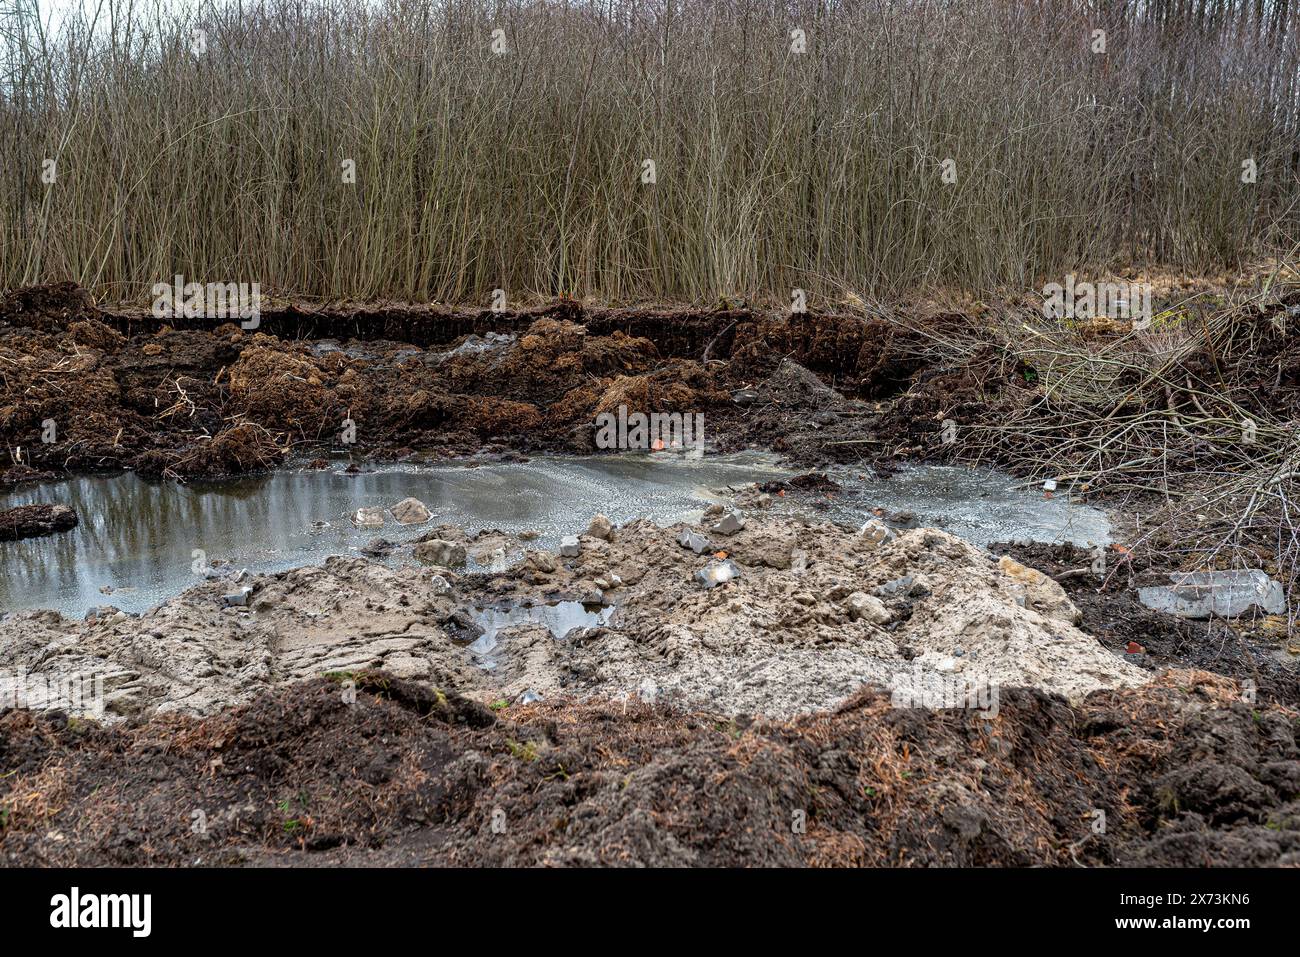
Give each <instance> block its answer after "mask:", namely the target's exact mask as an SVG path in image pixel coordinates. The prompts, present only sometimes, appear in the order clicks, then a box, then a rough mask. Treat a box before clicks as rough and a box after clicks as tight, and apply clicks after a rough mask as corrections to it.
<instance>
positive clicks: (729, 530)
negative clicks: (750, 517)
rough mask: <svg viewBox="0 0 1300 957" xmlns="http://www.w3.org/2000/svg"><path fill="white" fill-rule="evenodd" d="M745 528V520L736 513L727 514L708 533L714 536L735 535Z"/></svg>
mask: <svg viewBox="0 0 1300 957" xmlns="http://www.w3.org/2000/svg"><path fill="white" fill-rule="evenodd" d="M744 527H745V520H744V519H743V518H741V517H740V515H739V514H737V513H736V512H727V513H726V514H725V515H723V516H722V518H720V519H718V521H717V524H715V525H714V526H713V527H712V528H711V529H709V531H711V532H712V533H713V534H714V535H735V534H736V533H737V532H739V531H741V530H742V529H743V528H744Z"/></svg>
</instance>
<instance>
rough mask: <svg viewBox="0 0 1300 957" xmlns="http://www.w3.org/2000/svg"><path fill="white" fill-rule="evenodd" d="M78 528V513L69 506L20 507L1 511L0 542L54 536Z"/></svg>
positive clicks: (42, 505)
mask: <svg viewBox="0 0 1300 957" xmlns="http://www.w3.org/2000/svg"><path fill="white" fill-rule="evenodd" d="M76 527H77V513H76V512H75V511H73V510H72V509H71V508H69V507H68V506H67V505H44V504H41V505H18V506H16V507H14V508H5V509H0V542H12V541H15V540H17V539H20V538H35V537H36V536H38V535H53V534H55V533H57V532H66V531H67V530H68V529H70V528H76Z"/></svg>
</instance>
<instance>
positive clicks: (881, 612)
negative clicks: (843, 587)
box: [844, 591, 893, 625]
mask: <svg viewBox="0 0 1300 957" xmlns="http://www.w3.org/2000/svg"><path fill="white" fill-rule="evenodd" d="M844 604H845V605H846V606H847V608H848V610H849V618H850V619H852V620H853V621H866V622H868V623H869V624H872V625H883V624H884V623H885V622H887V621H889V619H890V618H891V617H893V616H892V615H890V613H889V609H888V608H886V607H885V603H884V602H883V601H881V600H880V599H879V598H876V597H875V596H874V595H868V594H867V593H866V592H861V591H855V592H854V593H853V594H851V595H849V597H848V598H847V599H845V601H844Z"/></svg>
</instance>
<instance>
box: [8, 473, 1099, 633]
mask: <svg viewBox="0 0 1300 957" xmlns="http://www.w3.org/2000/svg"><path fill="white" fill-rule="evenodd" d="M791 474H792V473H790V472H789V471H788V470H785V469H782V468H780V467H778V465H777V464H776V459H775V458H774V457H772V456H770V455H766V454H763V453H756V452H750V453H740V454H737V455H731V456H709V457H707V458H704V459H702V460H692V459H687V458H684V457H680V456H671V455H623V456H602V457H598V458H563V457H538V458H535V459H533V460H532V461H529V462H523V463H514V462H511V463H496V464H489V465H482V466H477V467H467V466H465V465H462V464H448V465H439V466H421V467H415V466H410V467H401V466H394V467H381V468H379V469H377V470H375V471H373V472H366V473H361V474H355V475H348V474H345V473H343V472H339V471H283V472H277V473H273V474H271V475H265V476H258V477H254V478H247V479H240V480H237V481H230V482H224V483H219V484H205V485H197V484H196V485H191V486H183V485H177V484H175V483H165V482H164V483H160V482H149V481H145V480H144V479H141V478H138V477H137V476H135V475H134V474H130V473H128V474H124V475H117V476H111V477H102V476H100V477H78V478H72V479H67V480H64V481H59V482H52V483H48V484H45V485H41V486H37V487H23V488H20V489H17V490H13V491H9V492H7V493H0V508H7V507H10V506H14V505H23V504H27V503H30V502H63V503H65V504H68V505H71V506H72V507H73V508H75V509H76V510H77V513H78V515H80V517H81V524H80V525H79V526H78V527H77V528H75V529H73V530H72V531H70V532H67V533H64V534H60V535H54V536H50V537H46V538H35V539H28V540H26V541H20V542H0V569H2V570H3V574H0V613H4V612H9V611H16V610H20V609H26V608H55V609H58V610H59V611H61V612H63V613H64V614H65V615H68V616H69V617H74V618H80V617H82V616H83V615H84V614H85V613H86V611H87V610H88V609H89V608H91V607H93V606H97V605H115V606H117V607H118V608H121V609H123V610H124V611H129V612H139V611H144V610H146V609H148V608H150V607H152V606H153V605H156V604H158V603H159V602H160V601H163V600H165V599H166V598H169V597H171V596H172V595H175V594H178V593H179V592H181V591H183V590H184V589H185V588H188V587H190V586H191V585H194V584H196V583H197V582H198V581H200V580H201V578H200V576H201V572H202V565H201V562H202V561H204V560H206V561H207V562H214V561H216V560H222V561H226V562H229V563H230V565H232V566H233V567H234V568H236V569H239V568H247V569H248V570H249V571H250V572H274V571H281V570H284V569H287V568H294V567H297V566H300V565H308V564H318V563H320V562H323V561H324V560H325V559H326V558H328V557H329V556H331V555H340V554H356V553H357V551H358V549H360V548H361V547H362V546H364V545H365V544H366V543H367V542H369V541H371V540H372V539H374V538H386V539H388V540H390V541H393V542H399V543H400V542H403V541H409V540H411V539H414V538H416V537H418V536H419V535H420V534H421V533H422V532H423V531H426V530H428V529H429V528H431V527H434V526H437V525H440V524H453V525H459V526H461V527H463V528H465V529H467V530H468V531H471V532H473V531H476V530H478V529H481V528H497V529H500V530H501V531H503V532H507V533H518V532H521V531H524V530H533V531H536V532H537V533H538V537H537V539H536V540H535V541H533V542H531V543H530V547H537V548H545V549H549V550H552V551H554V550H558V548H559V544H560V539H561V537H562V536H564V535H568V534H573V533H575V532H578V531H581V530H582V529H583V528H585V527H586V524H587V522H588V521H589V520H590V518H591V516H592V515H594V514H596V513H597V512H603V513H604V514H605V515H607V516H608V517H609V518H610V520H611V521H613V522H614V523H615V524H623V523H625V522H628V521H631V520H632V519H634V518H638V517H644V518H648V519H650V520H652V521H654V522H656V523H658V524H660V525H670V524H672V523H674V522H678V521H683V520H694V519H695V518H697V517H698V516H699V513H700V511H701V510H702V509H703V508H704V507H705V506H706V505H708V504H709V502H711V501H714V500H716V497H715V496H713V495H711V493H710V492H709V491H708V490H709V489H720V488H725V487H728V486H729V487H731V488H734V489H739V488H740V487H742V486H744V485H747V484H749V483H751V482H765V481H771V480H773V479H780V478H788V477H790V475H791ZM832 475H833V477H834V478H835V479H836V481H838V482H840V483H841V484H843V485H845V487H846V489H845V494H841V495H837V496H835V498H834V499H833V500H832V501H831V502H830V503H829V507H828V508H827V509H826V510H816V511H810V514H811V515H812V517H813V518H815V519H817V520H821V521H826V520H834V521H841V522H846V523H855V524H861V522H862V521H864V520H865V519H866V518H868V517H870V516H871V509H872V508H873V507H881V508H884V509H885V510H886V511H899V510H910V511H913V512H914V513H915V514H916V516H917V520H918V521H919V523H920V524H923V525H936V526H938V527H941V528H946V529H948V530H949V531H951V532H953V533H954V534H957V535H961V536H963V537H966V538H968V539H970V540H972V541H975V542H979V543H988V542H990V541H996V540H1004V539H1016V540H1026V539H1031V540H1035V541H1046V542H1055V541H1074V542H1080V543H1087V542H1106V541H1108V540H1109V535H1110V525H1109V521H1108V520H1107V517H1106V515H1105V513H1103V512H1101V511H1099V510H1097V509H1095V508H1091V507H1089V506H1081V505H1078V504H1074V505H1072V504H1070V503H1069V502H1068V500H1067V499H1066V497H1065V496H1064V495H1058V497H1056V498H1055V499H1052V500H1050V501H1046V500H1044V499H1043V498H1042V493H1041V491H1036V490H1026V489H1025V488H1024V487H1023V485H1022V484H1020V483H1018V482H1017V481H1016V480H1015V479H1012V478H1010V477H1009V476H1005V475H1001V474H999V473H996V472H990V471H987V470H972V469H967V468H961V467H950V466H944V467H939V466H917V467H913V468H909V469H907V470H905V471H903V472H901V473H899V474H898V475H897V476H895V477H894V478H892V479H878V478H874V477H871V476H870V474H869V473H868V474H867V477H865V478H859V477H858V473H857V472H856V471H850V470H848V469H837V470H834V471H833V472H832ZM850 492H852V493H854V494H848V493H850ZM407 496H414V497H416V498H418V499H420V500H421V501H423V502H424V503H425V504H426V505H427V506H428V507H429V509H430V510H431V511H432V513H433V516H434V517H433V520H432V521H431V522H430V523H428V524H426V525H410V526H401V525H397V524H396V523H395V522H393V521H392V520H391V517H390V518H389V520H388V522H387V524H385V525H384V526H383V527H382V528H370V529H359V528H355V527H354V526H353V525H352V524H351V521H350V516H351V514H352V513H353V512H354V511H355V510H356V509H358V508H360V507H362V506H368V505H372V506H381V507H385V508H386V507H389V506H391V505H394V504H395V503H397V502H398V501H400V500H401V499H403V498H406V497H407ZM800 499H801V497H799V496H792V497H791V501H792V502H793V501H795V500H800ZM780 507H781V508H790V507H792V505H791V504H787V503H782V504H781V505H780ZM317 526H319V527H317ZM406 554H409V553H401V552H399V553H398V554H397V556H395V557H393V558H390V559H387V561H390V562H396V561H403V560H407V559H406ZM471 570H476V569H475V567H474V566H471ZM101 589H103V590H101Z"/></svg>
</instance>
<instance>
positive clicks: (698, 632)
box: [0, 517, 1148, 718]
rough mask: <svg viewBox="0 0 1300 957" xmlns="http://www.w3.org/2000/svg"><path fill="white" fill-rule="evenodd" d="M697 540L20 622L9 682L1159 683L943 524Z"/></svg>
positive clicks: (635, 531) (502, 694)
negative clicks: (727, 569) (718, 577)
mask: <svg viewBox="0 0 1300 957" xmlns="http://www.w3.org/2000/svg"><path fill="white" fill-rule="evenodd" d="M707 524H708V523H706V525H707ZM685 527H687V526H674V527H672V528H667V529H664V528H659V527H657V526H655V525H653V524H651V523H649V522H646V521H639V522H634V523H632V524H631V525H629V526H627V527H624V528H619V529H615V530H613V532H612V533H610V535H609V537H608V538H603V537H595V536H590V535H587V536H583V537H582V540H581V551H580V554H579V555H578V556H577V557H570V558H560V557H558V556H556V555H554V554H552V553H543V552H534V551H529V552H527V557H526V559H525V560H524V562H523V563H521V564H519V565H516V566H514V567H512V568H510V569H509V570H508V571H506V572H504V573H501V574H497V575H479V574H476V575H459V576H458V575H456V574H455V573H453V572H451V571H448V570H445V569H431V568H425V567H419V566H416V565H409V566H405V567H401V568H396V569H394V568H389V567H385V566H383V565H380V564H377V563H373V562H369V561H366V560H364V559H359V558H337V559H330V560H329V561H327V562H326V563H325V564H324V565H323V566H313V567H307V568H300V569H295V570H292V571H288V572H283V573H280V574H275V575H266V576H254V577H252V578H250V579H248V580H247V582H245V584H248V585H251V586H252V587H253V592H252V594H251V596H250V598H249V602H248V607H246V608H240V607H223V603H222V599H221V596H222V595H223V594H225V593H228V592H230V591H231V590H232V586H231V584H230V583H228V582H209V583H205V584H203V585H200V586H198V587H196V588H192V589H190V590H188V591H186V592H185V593H184V594H182V595H180V596H178V597H176V598H173V599H171V600H169V601H167V602H165V603H163V604H162V605H160V606H158V607H157V608H155V609H153V610H152V611H150V612H147V613H145V614H144V615H142V616H138V617H134V616H127V615H121V614H118V615H113V616H109V617H108V618H106V619H100V620H98V621H94V622H72V621H68V620H66V619H64V618H62V617H60V616H59V615H58V614H56V613H54V612H25V613H21V614H17V615H10V616H7V617H6V618H5V619H3V620H0V672H7V674H8V678H9V681H10V682H11V684H12V681H13V680H14V675H15V672H16V671H25V672H26V675H25V677H23V678H22V680H23V681H24V682H25V686H26V687H27V688H28V689H29V691H28V696H29V697H30V698H31V699H32V701H31V704H32V705H33V706H37V705H39V704H41V702H40V701H39V700H37V699H39V698H40V697H41V695H40V693H39V691H40V688H41V686H42V684H48V685H49V686H50V687H51V688H52V689H57V688H58V687H60V686H59V685H58V680H59V679H61V678H62V679H66V678H67V677H69V676H72V675H82V676H85V675H100V676H103V678H104V689H105V701H106V707H107V711H108V713H109V714H108V716H109V717H110V718H111V717H113V716H120V715H126V714H133V713H138V712H147V711H153V710H160V711H164V710H182V711H187V712H194V713H208V712H211V711H214V710H218V709H220V708H223V707H226V706H229V705H231V704H234V703H238V702H242V701H246V700H248V699H249V698H251V697H253V696H255V695H256V694H258V693H259V692H261V691H262V690H264V689H266V688H268V687H270V686H274V685H280V684H286V683H290V682H294V681H297V680H299V679H302V678H306V677H311V676H315V675H319V674H321V673H326V672H350V671H358V670H362V669H365V668H372V667H381V668H385V669H387V670H389V671H391V672H393V673H394V674H397V675H399V676H402V677H408V678H414V679H417V680H422V681H427V682H429V683H430V684H433V685H437V686H441V687H455V688H457V689H459V690H461V691H463V692H464V693H467V694H470V695H472V696H475V697H479V698H481V699H483V700H496V699H498V698H507V699H513V698H515V697H516V696H518V695H521V694H523V693H525V692H527V691H532V692H535V693H538V694H541V695H543V696H545V697H553V696H559V695H577V696H583V697H585V696H605V697H620V696H623V695H629V694H640V695H642V696H649V695H654V696H655V697H656V698H657V699H658V700H659V701H661V702H665V703H675V704H682V705H689V706H693V707H702V708H706V709H711V710H714V711H717V712H719V713H723V714H738V713H747V714H768V715H775V716H787V715H792V714H796V713H799V712H805V711H812V710H818V709H824V708H828V707H832V706H834V705H835V704H836V703H837V702H838V701H840V700H842V699H843V698H845V697H846V696H848V695H849V694H850V693H852V691H853V690H854V689H855V688H857V687H858V686H859V685H861V684H862V683H864V682H870V683H875V684H880V685H884V686H887V687H891V688H894V689H895V690H896V692H899V691H903V690H907V689H911V690H912V691H913V692H916V691H918V690H920V688H918V685H919V686H920V687H923V688H927V689H929V690H930V691H933V690H934V689H935V688H940V689H947V690H949V691H951V690H952V689H955V688H956V689H959V688H961V687H970V686H973V687H977V688H987V687H989V686H993V687H998V686H1003V687H1008V686H1015V685H1031V686H1035V687H1039V688H1042V689H1045V690H1048V691H1052V692H1057V693H1059V694H1062V695H1064V696H1066V697H1067V698H1070V699H1078V698H1080V697H1082V696H1083V695H1086V694H1087V693H1089V692H1091V691H1093V690H1096V689H1098V688H1114V687H1119V686H1123V685H1132V684H1138V683H1141V682H1143V681H1145V680H1146V679H1147V677H1148V676H1147V674H1146V673H1145V672H1143V671H1141V670H1140V669H1138V668H1136V667H1133V666H1132V665H1130V664H1128V663H1127V662H1125V661H1124V660H1122V658H1121V657H1119V656H1117V655H1116V654H1114V653H1112V652H1110V651H1108V650H1107V649H1105V648H1103V647H1102V646H1101V645H1099V644H1098V643H1097V641H1096V640H1095V639H1094V638H1092V637H1091V636H1089V635H1087V634H1085V633H1084V632H1082V631H1080V630H1079V629H1078V628H1077V627H1076V623H1077V621H1078V620H1079V616H1078V612H1077V611H1076V609H1075V608H1074V606H1073V605H1072V604H1071V603H1070V601H1069V599H1068V598H1067V597H1066V596H1065V594H1064V592H1063V591H1062V590H1061V588H1060V586H1059V585H1058V584H1056V583H1055V582H1054V581H1052V580H1051V579H1049V578H1046V577H1045V576H1043V575H1041V574H1040V573H1038V572H1035V571H1033V570H1031V569H1026V568H1024V567H1023V566H1019V565H1017V564H1015V563H1014V562H1011V561H1010V560H1003V561H1002V562H999V561H998V560H997V559H996V558H995V557H993V556H990V555H989V554H988V553H987V552H985V551H983V550H982V549H979V548H977V547H975V546H973V545H970V544H968V543H966V542H964V541H962V540H961V539H958V538H955V537H953V536H952V535H949V534H947V533H945V532H942V531H936V530H932V529H916V530H913V531H908V532H904V533H902V534H901V535H900V536H899V537H897V538H895V539H893V540H890V541H888V542H885V543H884V544H874V543H873V542H872V541H871V540H870V538H868V537H865V536H860V535H857V534H855V533H852V532H846V531H844V530H841V529H839V528H836V527H835V526H832V525H812V524H808V523H806V522H802V521H799V520H797V519H778V518H772V517H763V518H751V520H750V523H749V526H748V527H747V528H745V529H744V530H742V531H740V532H738V533H736V534H734V535H731V536H728V537H722V536H719V535H710V536H709V537H710V538H711V540H712V542H713V544H714V546H715V547H716V549H719V550H723V549H725V550H726V552H727V553H728V554H729V557H730V558H731V560H733V561H734V562H735V563H736V565H737V566H738V567H739V569H740V571H741V575H740V577H739V578H738V579H735V580H733V581H730V582H728V583H726V584H724V585H720V586H718V587H716V588H713V589H707V590H706V589H704V588H702V587H701V586H700V585H699V584H697V583H696V582H695V581H694V578H693V576H694V572H695V571H696V570H697V569H699V568H701V567H703V566H704V565H705V564H706V563H707V562H708V561H709V560H710V559H711V558H712V556H711V555H710V554H708V553H706V554H704V555H696V554H695V553H694V552H692V551H690V550H689V549H686V548H683V547H681V546H680V545H678V544H677V537H678V533H679V532H680V530H681V529H682V528H685ZM692 527H693V528H695V529H696V530H697V531H701V532H703V533H704V534H705V535H709V533H708V531H707V528H705V527H704V526H692ZM499 538H501V536H500V535H499V534H494V535H493V536H491V537H490V542H491V543H492V544H494V546H495V545H496V543H497V540H498V539H499ZM488 540H489V539H487V538H485V539H480V543H481V542H483V541H488ZM515 544H517V543H515ZM473 551H474V545H473V544H471V552H473ZM511 551H514V548H513V547H512V548H511ZM797 553H803V556H802V561H800V560H799V558H800V556H798V554H797ZM792 566H793V567H792ZM801 566H803V567H802V568H801ZM439 576H442V577H443V578H445V579H446V581H448V582H450V583H451V585H450V587H449V588H446V587H443V582H441V581H440V580H439ZM611 576H617V577H618V579H620V580H621V582H620V583H617V584H615V583H614V582H613V580H612V578H611ZM906 576H911V580H910V581H901V582H900V579H905V578H906ZM598 589H602V590H603V592H604V597H605V600H606V601H611V602H613V603H614V604H615V606H616V611H615V613H614V615H613V617H612V620H611V621H610V622H609V624H608V625H607V626H604V627H596V628H590V629H586V630H582V631H575V632H570V633H569V635H568V636H567V637H566V638H562V639H561V638H556V637H554V636H552V635H551V634H550V632H549V631H548V630H547V629H546V628H545V627H544V626H541V625H538V624H527V625H524V626H519V627H516V628H513V629H508V630H506V631H503V632H502V633H501V635H500V642H499V644H498V646H497V648H496V649H495V650H494V651H493V654H492V657H493V660H494V662H495V667H494V669H493V670H491V671H487V670H485V669H484V668H483V667H481V666H480V665H481V659H479V658H478V657H477V656H476V655H475V653H473V652H471V651H470V650H469V649H468V648H467V647H466V642H465V638H466V637H472V635H469V636H467V635H466V633H465V631H464V628H463V622H464V621H465V614H464V612H465V609H467V608H470V607H477V608H482V607H485V606H487V605H491V604H496V603H518V602H534V601H535V602H545V601H554V600H557V599H576V598H584V597H588V598H589V597H592V596H593V593H594V592H596V591H597V590H598ZM873 592H874V593H876V594H873ZM3 680H4V679H3V678H0V681H3ZM3 691H4V689H3V687H0V693H3ZM908 700H912V701H915V700H916V699H915V698H911V699H908ZM54 703H55V704H57V703H58V702H54ZM900 703H905V702H904V701H903V698H902V697H901V696H900ZM923 703H933V701H932V700H930V701H925V702H923ZM65 704H66V703H65ZM73 710H76V709H73Z"/></svg>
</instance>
